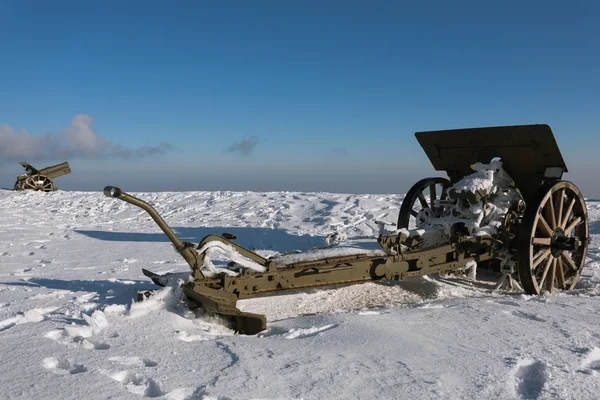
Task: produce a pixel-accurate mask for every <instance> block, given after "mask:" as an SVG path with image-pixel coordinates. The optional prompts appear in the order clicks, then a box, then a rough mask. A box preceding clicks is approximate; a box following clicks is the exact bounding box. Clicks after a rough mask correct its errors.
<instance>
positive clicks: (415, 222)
mask: <svg viewBox="0 0 600 400" xmlns="http://www.w3.org/2000/svg"><path fill="white" fill-rule="evenodd" d="M449 186H450V181H449V180H448V179H446V178H425V179H421V180H420V181H419V182H417V183H415V184H414V185H413V187H412V188H410V190H409V191H408V193H407V194H406V197H405V198H404V200H403V201H402V206H401V207H400V214H398V225H397V227H398V229H402V228H406V229H415V228H418V227H420V226H422V224H423V223H425V222H426V221H427V220H428V219H429V218H435V217H439V216H440V215H442V213H443V212H444V206H443V205H442V206H440V205H438V204H436V200H447V199H448V192H447V189H448V187H449ZM426 196H429V201H427V198H426Z"/></svg>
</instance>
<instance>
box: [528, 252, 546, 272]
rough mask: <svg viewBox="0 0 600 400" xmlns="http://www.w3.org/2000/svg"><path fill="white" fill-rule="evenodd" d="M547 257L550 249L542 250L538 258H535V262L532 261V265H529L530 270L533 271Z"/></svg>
mask: <svg viewBox="0 0 600 400" xmlns="http://www.w3.org/2000/svg"><path fill="white" fill-rule="evenodd" d="M549 255H550V249H546V250H544V251H543V252H542V253H541V254H540V255H539V256H538V257H536V258H535V260H534V261H533V264H531V269H535V268H536V267H537V266H538V265H540V263H541V262H542V261H544V260H545V259H546V257H548V256H549Z"/></svg>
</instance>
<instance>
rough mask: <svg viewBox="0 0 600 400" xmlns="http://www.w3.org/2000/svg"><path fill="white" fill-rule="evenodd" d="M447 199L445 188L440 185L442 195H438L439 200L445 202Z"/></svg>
mask: <svg viewBox="0 0 600 400" xmlns="http://www.w3.org/2000/svg"><path fill="white" fill-rule="evenodd" d="M447 198H448V192H447V191H446V187H444V185H442V194H441V195H440V200H446V199H447Z"/></svg>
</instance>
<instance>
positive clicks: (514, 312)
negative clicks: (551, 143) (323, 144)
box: [0, 191, 600, 400]
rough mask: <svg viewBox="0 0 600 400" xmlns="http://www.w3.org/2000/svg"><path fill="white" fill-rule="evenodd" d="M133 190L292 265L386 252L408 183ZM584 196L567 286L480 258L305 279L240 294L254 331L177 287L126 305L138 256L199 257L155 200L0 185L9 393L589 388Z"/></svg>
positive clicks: (178, 264) (595, 357)
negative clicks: (549, 290)
mask: <svg viewBox="0 0 600 400" xmlns="http://www.w3.org/2000/svg"><path fill="white" fill-rule="evenodd" d="M136 195H137V196H139V197H140V198H142V199H143V200H145V201H148V202H149V203H150V204H152V205H153V206H155V207H156V209H157V210H158V211H159V213H160V214H161V215H162V216H163V217H164V218H165V220H166V221H167V222H168V223H169V224H170V225H171V226H172V227H173V228H174V230H175V232H176V233H177V235H178V236H179V237H180V238H181V239H182V240H186V241H190V242H196V243H197V242H199V241H200V239H202V238H203V237H204V236H206V235H208V234H212V233H217V234H221V233H224V232H227V233H230V234H234V235H236V236H237V237H238V239H237V240H236V243H238V244H240V245H242V246H244V247H247V248H249V249H256V250H257V251H258V253H259V254H261V255H262V256H264V257H271V256H276V257H279V258H280V259H283V258H285V257H288V258H289V259H290V260H292V261H288V262H293V260H294V259H295V258H294V257H297V256H296V254H297V253H296V252H297V251H302V252H307V251H308V252H309V254H319V252H323V251H329V252H336V251H337V252H340V251H341V252H345V251H349V250H341V248H340V247H338V245H337V243H338V241H342V242H344V246H345V247H344V248H346V249H347V248H356V249H361V250H360V251H374V252H375V251H378V245H377V243H376V242H375V237H376V236H377V235H378V233H379V230H380V228H379V226H378V224H377V222H376V221H385V222H388V223H390V224H393V222H394V221H395V220H396V218H397V213H398V210H399V207H400V204H401V201H402V198H403V196H402V195H342V194H332V193H300V192H277V193H253V192H243V193H242V192H178V193H139V194H136ZM588 210H589V216H590V232H591V238H592V239H591V244H590V247H589V253H588V260H587V265H586V267H585V270H584V273H583V277H582V279H581V281H580V283H579V285H578V287H577V289H576V290H575V291H573V292H570V293H559V294H554V295H544V296H542V297H535V296H527V295H523V294H521V293H517V292H506V291H494V290H492V289H493V287H494V285H495V283H496V282H495V279H497V278H498V277H497V276H491V275H489V274H488V276H486V274H485V272H484V271H481V270H479V271H477V276H476V277H477V281H475V280H473V279H469V278H468V277H463V276H460V277H456V276H445V275H442V276H440V275H433V276H428V277H424V278H414V279H408V280H406V281H401V282H383V281H382V282H377V283H375V282H370V283H365V284H361V285H352V286H345V287H340V288H335V289H324V290H306V291H300V292H296V293H291V294H285V295H277V296H267V297H262V298H256V299H248V300H243V301H240V302H238V306H239V307H240V308H241V309H242V310H244V311H248V312H254V313H260V314H265V315H266V316H267V319H268V329H267V330H266V331H264V332H261V333H260V334H258V335H255V336H243V335H235V334H234V333H233V332H232V331H231V330H230V329H229V328H228V327H227V324H226V322H225V321H223V320H221V319H219V318H218V317H209V316H206V315H203V314H202V312H201V311H190V310H189V309H187V308H186V307H185V306H184V305H183V304H182V301H181V300H182V294H181V290H180V289H179V288H177V287H166V288H160V289H159V290H157V291H156V292H155V293H154V295H153V296H151V297H150V298H148V299H147V300H145V301H143V302H133V299H134V298H136V297H137V292H138V291H145V290H150V289H156V288H157V287H156V286H155V285H153V284H152V282H151V281H150V280H149V279H146V278H145V277H144V276H143V275H142V273H141V269H142V268H146V269H149V270H151V271H154V272H156V273H168V272H171V273H178V274H180V275H181V276H183V277H185V276H186V273H187V272H188V270H189V269H188V266H187V264H186V263H185V261H184V260H183V258H181V256H179V255H178V254H177V253H176V252H175V251H174V249H173V247H172V246H171V244H170V242H169V241H168V239H167V238H166V236H165V235H164V234H163V233H162V232H161V231H160V229H159V228H158V227H157V226H156V225H155V224H154V222H153V221H152V220H151V219H150V217H149V216H148V215H147V214H146V213H145V212H144V211H142V210H140V209H138V208H135V207H133V206H131V205H129V204H126V203H124V202H122V201H119V200H116V199H110V198H106V197H104V196H103V195H102V193H101V192H63V191H59V192H55V193H39V192H12V191H0V352H1V354H2V363H0V388H1V389H0V398H9V399H13V398H23V399H41V398H48V399H50V398H56V399H59V398H60V399H82V398H86V399H87V398H90V399H91V398H93V399H96V398H98V399H108V398H112V399H139V398H145V397H148V398H149V397H154V398H164V399H181V400H183V399H187V400H192V399H248V398H261V399H262V398H269V399H289V398H293V399H299V398H303V399H331V398H335V399H346V398H406V399H426V398H445V399H490V398H496V399H519V398H527V399H547V398H561V399H596V398H598V393H599V391H600V317H598V315H599V311H600V303H599V301H598V299H597V297H598V295H600V247H599V246H600V245H599V244H598V243H599V238H598V235H599V234H600V202H597V201H588ZM334 239H335V240H334ZM338 239H339V240H338ZM315 247H317V248H322V247H327V248H326V249H316V250H314V248H315ZM365 249H366V250H365ZM352 251H354V250H352ZM356 251H358V250H356ZM219 257H220V256H219V255H218V254H215V255H214V256H213V261H214V263H215V264H217V265H216V266H215V268H218V267H219V265H218V263H219ZM471 278H474V276H472V277H471Z"/></svg>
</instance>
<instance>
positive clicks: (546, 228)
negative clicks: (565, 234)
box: [538, 214, 552, 237]
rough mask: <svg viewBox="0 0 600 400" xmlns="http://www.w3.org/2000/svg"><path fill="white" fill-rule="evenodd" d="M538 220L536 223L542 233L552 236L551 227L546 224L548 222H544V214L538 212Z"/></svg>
mask: <svg viewBox="0 0 600 400" xmlns="http://www.w3.org/2000/svg"><path fill="white" fill-rule="evenodd" d="M538 221H539V222H540V223H539V224H538V226H539V227H540V228H542V231H543V233H544V234H545V235H546V236H548V237H551V236H552V229H550V226H549V225H548V223H547V222H546V220H545V219H544V216H543V215H542V214H540V215H539V216H538Z"/></svg>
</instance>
